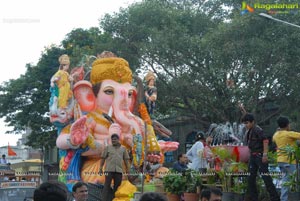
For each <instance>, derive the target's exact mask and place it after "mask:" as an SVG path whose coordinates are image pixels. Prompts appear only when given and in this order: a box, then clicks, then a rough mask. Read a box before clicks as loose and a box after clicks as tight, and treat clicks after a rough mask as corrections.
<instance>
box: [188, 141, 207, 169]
mask: <svg viewBox="0 0 300 201" xmlns="http://www.w3.org/2000/svg"><path fill="white" fill-rule="evenodd" d="M203 151H204V146H203V143H202V142H200V141H198V142H196V143H195V144H194V145H193V146H192V148H191V149H190V150H189V151H188V152H187V153H186V155H187V157H188V159H189V160H190V161H191V164H189V168H191V169H193V170H197V171H198V170H199V169H200V168H206V166H207V164H206V159H205V158H203Z"/></svg>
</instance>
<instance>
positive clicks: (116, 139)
mask: <svg viewBox="0 0 300 201" xmlns="http://www.w3.org/2000/svg"><path fill="white" fill-rule="evenodd" d="M119 140H120V138H119V135H118V134H115V133H114V134H112V135H111V144H112V145H118V144H120V141H119Z"/></svg>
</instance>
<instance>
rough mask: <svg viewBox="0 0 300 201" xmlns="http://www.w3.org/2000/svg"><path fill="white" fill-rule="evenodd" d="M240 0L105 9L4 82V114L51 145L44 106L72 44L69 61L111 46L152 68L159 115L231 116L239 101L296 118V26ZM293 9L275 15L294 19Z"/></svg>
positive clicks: (140, 70)
mask: <svg viewBox="0 0 300 201" xmlns="http://www.w3.org/2000/svg"><path fill="white" fill-rule="evenodd" d="M240 6H241V2H240V1H237V0H225V1H221V0H214V1H212V0H209V1H197V0H186V1H179V0H164V1H161V0H143V1H141V2H138V3H134V4H132V5H130V6H129V7H128V8H124V9H121V10H120V11H119V12H117V13H114V14H107V15H105V16H104V17H103V18H102V19H101V20H100V24H99V27H92V28H90V29H88V30H84V29H75V30H71V31H70V33H69V34H67V35H66V37H65V39H64V40H63V41H62V47H61V48H59V47H55V46H50V47H48V48H47V49H45V50H44V51H43V53H42V55H41V58H40V60H39V62H38V64H36V65H30V64H28V65H27V66H26V68H27V71H26V73H25V74H24V75H21V76H20V78H18V79H16V80H9V81H7V82H5V83H3V84H2V85H1V86H0V92H1V93H0V117H4V118H5V122H6V123H7V124H8V125H9V126H13V130H12V131H11V132H13V133H22V132H23V131H24V130H25V128H26V127H27V126H29V127H30V128H31V129H32V136H31V137H30V142H29V144H30V145H34V146H42V144H40V143H39V142H38V141H36V142H34V141H35V140H39V141H40V140H42V141H41V142H45V144H46V142H51V145H54V140H55V135H56V131H55V129H54V127H53V126H52V125H51V124H50V123H49V121H48V116H47V113H48V110H49V109H48V102H49V96H50V93H49V79H50V78H51V76H52V75H53V74H54V73H55V72H56V71H57V68H58V61H57V59H58V57H59V56H60V55H61V54H63V53H67V54H69V55H70V57H71V67H74V66H78V65H82V64H83V62H82V61H83V58H85V57H86V56H87V55H94V56H95V55H96V54H97V53H100V52H102V51H103V50H110V51H113V52H115V53H116V54H117V55H118V56H120V57H123V58H125V59H127V60H128V61H129V64H130V66H131V69H132V70H133V71H134V72H135V73H136V74H141V75H143V74H144V72H145V71H146V70H152V71H154V72H155V73H156V75H157V77H158V79H157V88H158V101H157V110H158V112H157V116H160V117H167V116H178V115H186V116H191V117H193V119H195V120H196V121H197V122H199V123H201V124H203V125H204V126H207V125H209V124H210V123H212V122H217V123H218V122H224V121H230V122H235V121H239V118H240V116H241V112H240V109H239V108H238V107H237V104H238V103H239V102H241V103H243V104H244V106H245V108H246V110H247V111H250V112H253V113H255V114H256V115H257V117H258V119H257V121H258V123H259V124H261V125H263V124H269V123H270V120H272V118H275V117H276V116H277V115H279V114H280V113H281V114H291V118H292V119H293V120H294V121H295V122H299V121H298V119H299V118H300V116H299V114H300V109H298V108H300V107H297V106H299V105H300V101H299V100H300V99H299V97H300V85H299V84H298V80H299V79H298V77H299V75H300V70H299V69H300V54H299V52H300V46H299V45H298V44H299V43H300V32H299V30H298V29H297V28H295V27H291V26H287V25H284V24H281V23H278V22H274V21H271V20H266V19H264V18H261V17H259V16H258V15H257V13H249V14H247V15H243V16H241V15H240ZM299 16H300V12H298V13H294V14H289V15H279V14H277V15H274V17H277V18H279V19H281V20H285V21H288V22H291V23H296V24H297V23H298V21H299ZM87 66H90V64H89V65H87ZM291 78H292V79H291ZM295 127H299V125H295ZM44 138H46V139H44Z"/></svg>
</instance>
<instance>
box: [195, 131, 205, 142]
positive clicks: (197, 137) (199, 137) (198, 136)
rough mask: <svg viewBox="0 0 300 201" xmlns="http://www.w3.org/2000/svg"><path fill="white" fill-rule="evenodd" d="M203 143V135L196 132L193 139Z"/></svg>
mask: <svg viewBox="0 0 300 201" xmlns="http://www.w3.org/2000/svg"><path fill="white" fill-rule="evenodd" d="M199 140H201V141H204V140H205V137H204V133H203V132H202V131H198V132H197V134H196V137H195V141H196V142H197V141H199Z"/></svg>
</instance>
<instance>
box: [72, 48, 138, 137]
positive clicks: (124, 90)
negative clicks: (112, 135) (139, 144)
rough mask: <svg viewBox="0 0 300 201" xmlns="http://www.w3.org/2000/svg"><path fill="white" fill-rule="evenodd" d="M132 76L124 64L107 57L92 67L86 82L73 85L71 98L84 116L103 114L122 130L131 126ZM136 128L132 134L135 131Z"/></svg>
mask: <svg viewBox="0 0 300 201" xmlns="http://www.w3.org/2000/svg"><path fill="white" fill-rule="evenodd" d="M131 83H132V72H131V70H130V67H129V64H128V62H127V61H126V60H125V59H123V58H119V57H115V56H113V55H111V54H109V57H104V58H98V59H96V60H95V61H94V62H93V64H92V69H91V72H90V82H88V81H79V82H77V83H76V84H75V85H74V90H73V91H74V96H75V98H76V100H77V101H78V103H79V105H80V107H81V109H82V110H83V111H85V112H90V111H99V112H100V113H105V114H107V116H109V117H111V118H112V119H114V120H115V121H116V123H119V124H120V125H121V126H124V127H132V126H134V123H133V121H134V115H133V114H132V111H133V107H134V102H135V97H136V93H137V92H136V89H135V87H134V86H132V85H131ZM138 127H139V126H138V125H137V126H136V128H135V130H136V132H140V131H139V130H138Z"/></svg>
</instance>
